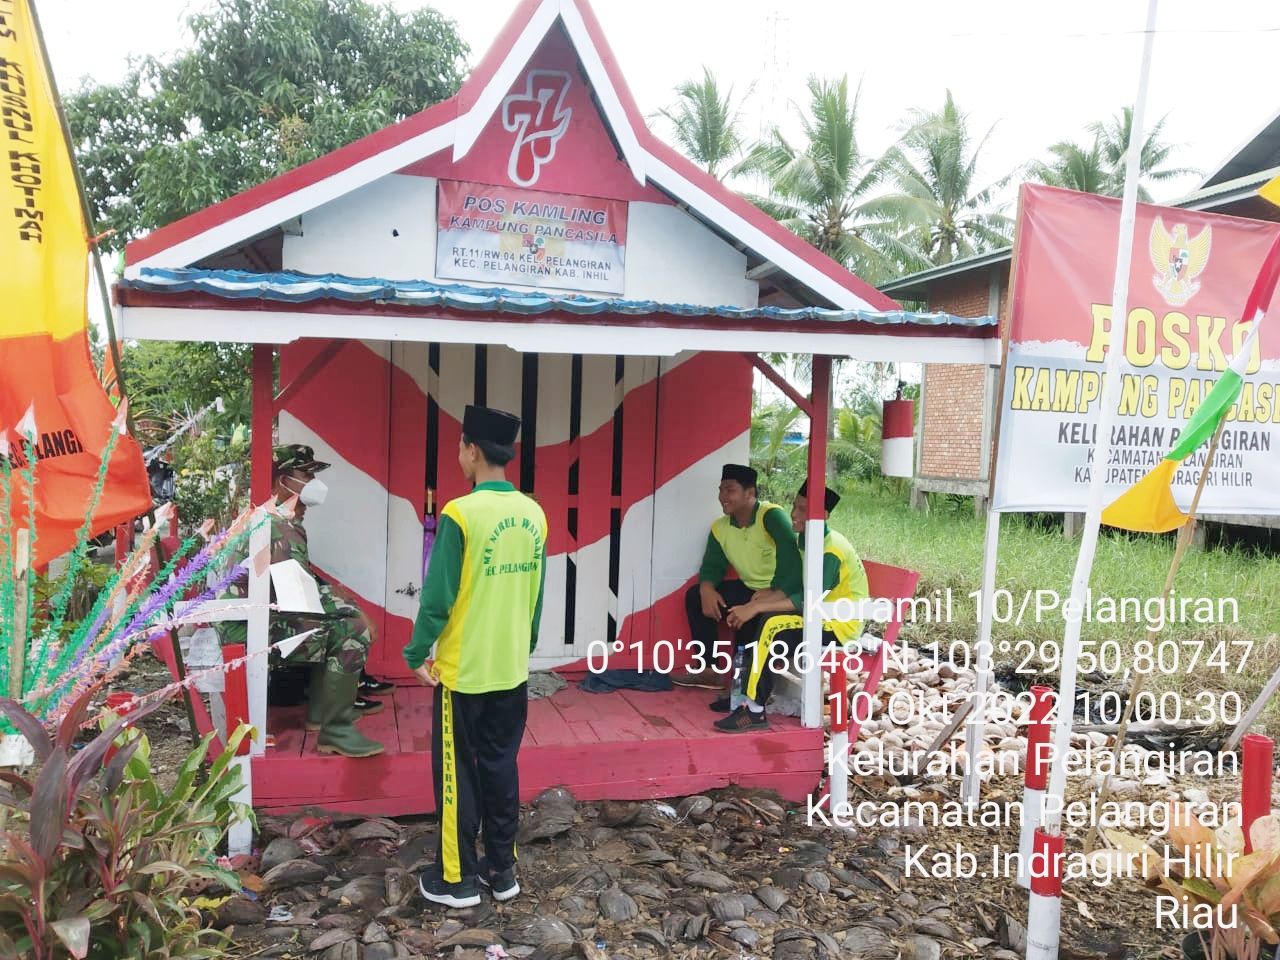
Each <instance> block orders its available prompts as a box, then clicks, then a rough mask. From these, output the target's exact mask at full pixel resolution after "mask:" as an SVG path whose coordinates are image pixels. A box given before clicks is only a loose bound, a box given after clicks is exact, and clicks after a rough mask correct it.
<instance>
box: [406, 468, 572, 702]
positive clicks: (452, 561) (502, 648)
mask: <svg viewBox="0 0 1280 960" xmlns="http://www.w3.org/2000/svg"><path fill="white" fill-rule="evenodd" d="M546 543H547V518H546V515H545V514H544V513H543V512H542V508H541V507H539V506H538V504H537V503H535V502H534V501H533V500H532V499H530V498H529V497H526V496H525V495H524V494H522V493H520V492H519V491H517V490H516V489H515V487H513V486H512V485H511V484H510V483H507V482H506V481H494V482H490V483H481V484H478V485H477V486H476V488H475V489H474V490H472V491H471V493H469V494H467V495H466V496H464V497H459V498H457V499H456V500H451V501H449V503H448V504H446V505H445V507H444V509H443V510H442V511H441V514H440V522H439V525H438V527H437V529H436V539H435V544H434V545H433V547H432V549H431V562H430V564H429V565H428V567H427V576H426V581H425V582H424V583H423V585H422V599H421V602H420V604H419V607H418V618H417V620H416V621H415V623H414V626H413V638H412V639H411V640H410V642H409V645H408V646H407V647H405V650H404V659H405V662H406V663H407V664H408V665H409V667H410V668H411V669H417V668H418V667H420V666H421V665H422V663H423V662H424V661H425V660H426V659H427V655H428V654H429V653H430V652H431V648H432V647H433V646H434V647H435V648H436V653H435V662H436V666H437V668H438V669H439V671H440V682H441V683H442V684H443V685H444V686H445V687H447V688H448V689H450V690H454V691H456V692H458V693H489V692H491V691H495V690H511V689H514V688H515V687H518V686H520V684H522V683H524V682H525V681H526V680H528V679H529V655H530V654H531V653H532V652H533V648H534V647H535V646H537V643H538V625H539V621H540V619H541V617H542V588H543V584H544V581H545V578H546Z"/></svg>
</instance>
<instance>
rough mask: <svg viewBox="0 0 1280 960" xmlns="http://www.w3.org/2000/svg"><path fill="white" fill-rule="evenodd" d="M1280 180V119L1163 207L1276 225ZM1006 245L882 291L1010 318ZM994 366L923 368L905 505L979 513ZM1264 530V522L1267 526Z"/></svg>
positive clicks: (960, 311) (988, 460) (962, 312)
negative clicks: (926, 500) (1274, 193)
mask: <svg viewBox="0 0 1280 960" xmlns="http://www.w3.org/2000/svg"><path fill="white" fill-rule="evenodd" d="M1278 175H1280V113H1277V114H1276V116H1274V117H1273V118H1271V120H1269V121H1268V122H1267V123H1266V124H1264V125H1263V127H1262V129H1261V130H1259V131H1258V133H1256V134H1255V135H1254V136H1253V137H1251V138H1250V139H1249V140H1248V141H1246V142H1245V144H1244V145H1243V146H1242V147H1241V148H1240V149H1238V150H1237V151H1235V152H1234V153H1233V154H1232V155H1231V156H1230V157H1229V158H1228V159H1227V160H1226V161H1225V162H1224V163H1223V164H1222V165H1221V166H1219V167H1218V168H1217V169H1216V170H1215V171H1213V172H1212V173H1211V174H1210V175H1209V176H1208V177H1206V178H1205V180H1204V182H1203V183H1202V184H1201V186H1200V187H1199V189H1197V190H1196V191H1195V192H1194V193H1192V194H1190V195H1189V196H1187V197H1184V198H1183V199H1181V200H1179V201H1177V202H1176V203H1172V204H1169V206H1172V207H1178V208H1181V209H1184V210H1200V211H1207V212H1211V213H1217V214H1226V215H1228V216H1236V217H1248V218H1252V219H1256V220H1272V221H1280V208H1277V207H1275V206H1272V205H1271V204H1270V203H1268V202H1267V201H1265V200H1263V199H1261V198H1260V197H1259V196H1258V188H1259V187H1261V186H1262V185H1263V184H1265V183H1267V182H1268V181H1269V180H1271V179H1273V178H1274V177H1276V176H1278ZM1012 253H1013V248H1012V247H1004V248H1002V249H1000V250H995V251H992V252H990V253H983V254H979V255H977V256H974V257H968V258H966V259H964V260H957V261H955V262H953V263H948V264H944V265H942V266H939V267H934V268H932V269H929V270H924V271H921V272H919V273H914V274H911V275H909V276H906V277H902V278H901V279H899V280H895V281H893V282H892V283H887V284H885V285H884V286H882V287H881V288H880V289H881V291H882V292H884V293H887V294H888V295H889V296H891V297H893V298H895V299H897V300H899V301H903V302H908V301H916V302H918V303H919V304H921V305H922V307H923V308H924V309H928V310H936V311H939V312H945V313H950V314H953V315H955V316H960V317H983V316H988V317H989V316H995V317H999V319H1000V325H1001V331H1002V333H1003V331H1004V330H1005V324H1006V323H1007V321H1008V318H1009V271H1010V265H1011V263H1012ZM999 389H1000V369H999V367H998V366H990V367H985V366H969V365H945V366H944V365H938V364H925V367H924V373H923V375H922V377H921V384H920V393H921V414H920V421H919V428H918V436H917V441H918V442H917V446H916V464H915V475H914V477H913V478H912V482H911V502H912V505H913V506H918V505H920V503H921V501H922V499H923V495H924V494H925V493H953V494H962V495H965V496H972V497H974V498H975V502H974V507H975V510H977V511H979V512H981V511H982V510H983V509H985V506H986V501H987V496H988V491H989V487H990V482H991V469H992V466H993V454H994V444H993V439H994V436H995V422H996V410H997V408H998V398H999ZM1267 525H1270V524H1267Z"/></svg>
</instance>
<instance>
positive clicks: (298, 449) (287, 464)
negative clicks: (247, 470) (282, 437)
mask: <svg viewBox="0 0 1280 960" xmlns="http://www.w3.org/2000/svg"><path fill="white" fill-rule="evenodd" d="M271 453H272V460H273V461H274V464H275V468H276V472H277V473H288V472H289V471H290V470H301V471H302V472H303V473H319V472H320V471H321V470H328V469H329V464H327V463H325V462H324V461H323V460H317V459H316V454H315V451H314V450H312V449H311V447H309V446H308V445H307V444H305V443H285V444H281V445H280V446H278V447H276V448H275V449H274V450H272V452H271Z"/></svg>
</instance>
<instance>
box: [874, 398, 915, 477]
mask: <svg viewBox="0 0 1280 960" xmlns="http://www.w3.org/2000/svg"><path fill="white" fill-rule="evenodd" d="M881 423H882V430H881V434H880V472H881V473H882V474H884V475H885V476H886V477H909V476H911V474H912V473H913V472H914V471H913V467H914V466H915V463H914V459H915V458H914V456H913V453H914V446H915V427H916V417H915V404H914V403H913V402H912V401H910V400H904V399H902V397H901V396H898V397H896V398H895V399H893V400H886V401H885V402H884V410H883V412H882V414H881Z"/></svg>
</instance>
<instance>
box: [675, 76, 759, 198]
mask: <svg viewBox="0 0 1280 960" xmlns="http://www.w3.org/2000/svg"><path fill="white" fill-rule="evenodd" d="M750 92H751V91H750V89H748V91H747V94H748V95H750ZM676 94H677V95H678V96H679V98H680V99H679V100H678V101H677V102H676V104H675V105H674V106H670V107H663V108H662V109H661V110H659V111H658V112H657V113H656V114H655V116H661V117H665V118H666V119H667V121H668V122H669V123H670V124H671V128H672V131H673V133H674V134H675V139H676V144H677V145H678V146H679V148H680V150H681V152H682V153H684V155H685V156H687V157H688V158H689V159H690V160H692V161H693V162H694V163H697V164H699V165H700V166H701V167H702V168H703V169H705V170H706V171H707V173H709V174H711V176H713V177H716V176H718V175H719V174H718V170H719V168H720V166H721V165H722V164H725V163H730V162H732V161H733V160H734V159H735V158H736V157H737V156H738V155H739V154H740V153H741V152H742V147H743V141H742V136H741V134H740V133H739V132H738V128H739V126H740V124H741V121H742V109H741V108H742V101H741V100H739V101H738V103H737V104H736V105H735V104H734V103H733V87H730V88H729V89H728V90H726V91H725V92H724V95H723V96H721V94H720V86H719V84H717V83H716V78H715V77H714V76H712V74H711V70H710V69H708V68H707V67H705V66H704V67H703V68H702V80H701V81H697V80H686V81H684V83H682V84H680V85H679V86H678V87H676Z"/></svg>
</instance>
